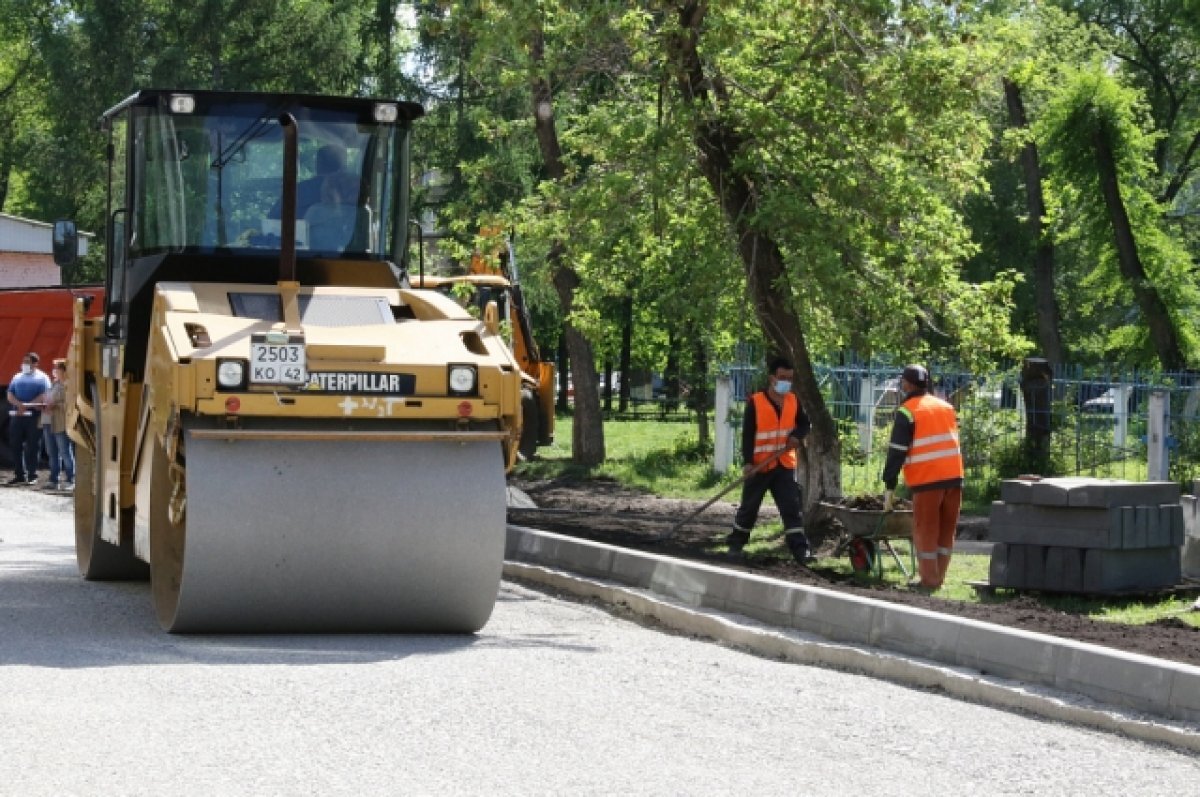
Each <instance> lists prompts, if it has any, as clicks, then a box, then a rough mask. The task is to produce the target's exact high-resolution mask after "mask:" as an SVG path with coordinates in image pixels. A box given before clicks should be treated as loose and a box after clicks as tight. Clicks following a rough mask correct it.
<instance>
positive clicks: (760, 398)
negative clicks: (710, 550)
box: [725, 357, 812, 564]
mask: <svg viewBox="0 0 1200 797" xmlns="http://www.w3.org/2000/svg"><path fill="white" fill-rule="evenodd" d="M767 371H768V376H767V389H766V390H760V391H759V392H757V393H754V394H752V395H751V396H750V398H749V399H748V400H747V401H746V413H745V416H744V417H743V419H742V461H743V462H745V463H746V464H745V466H744V467H743V469H742V475H743V478H744V479H745V483H743V484H742V501H741V503H740V504H739V505H738V510H737V515H735V516H734V519H733V531H731V532H729V534H728V535H727V536H726V537H725V542H726V544H727V545H728V546H729V553H730V555H732V556H739V555H741V553H742V548H743V547H744V546H745V545H746V543H747V542H749V541H750V532H751V531H752V530H753V529H754V524H755V522H756V521H757V520H758V510H759V507H761V506H762V500H763V496H764V495H766V493H767V491H768V490H770V491H771V497H772V498H774V499H775V506H776V507H778V509H779V515H780V518H781V519H782V520H783V531H784V540H785V541H786V542H787V546H788V550H789V551H791V553H792V557H793V558H794V559H795V560H796V561H797V562H800V563H801V564H806V563H807V562H808V561H809V560H810V559H811V558H812V557H811V552H810V551H809V546H808V537H807V536H805V534H804V516H803V514H802V504H801V500H800V485H799V484H797V483H796V449H797V448H799V447H800V441H801V440H803V439H804V436H805V435H807V434H808V430H809V428H810V424H809V422H808V416H807V415H805V414H804V410H803V409H802V408H801V406H800V400H799V399H798V398H797V397H796V394H795V393H793V392H792V378H793V377H794V376H795V371H794V370H793V369H792V364H791V363H790V362H789V361H788V360H786V359H784V358H783V357H776V358H775V359H773V360H771V362H770V364H769V365H768V368H767Z"/></svg>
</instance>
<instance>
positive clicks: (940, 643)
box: [505, 526, 1200, 752]
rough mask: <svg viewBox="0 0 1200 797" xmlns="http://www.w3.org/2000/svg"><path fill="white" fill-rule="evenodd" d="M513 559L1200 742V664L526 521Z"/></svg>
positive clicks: (827, 652) (705, 631)
mask: <svg viewBox="0 0 1200 797" xmlns="http://www.w3.org/2000/svg"><path fill="white" fill-rule="evenodd" d="M505 559H506V562H505V575H506V576H508V577H512V578H520V579H523V580H528V581H533V582H537V583H541V584H544V585H546V586H549V587H552V588H555V589H561V590H563V591H566V592H570V593H572V594H576V595H580V596H582V597H590V598H596V599H599V600H602V601H605V602H607V603H610V604H613V605H620V606H624V607H626V608H629V609H631V610H633V611H635V612H636V613H637V614H639V615H641V616H643V617H647V618H651V619H654V620H656V621H658V622H662V623H664V624H665V625H667V626H668V627H671V628H673V629H675V630H678V631H683V632H686V633H694V634H699V635H703V636H708V637H711V638H713V639H716V640H719V641H722V642H727V643H729V644H735V645H739V646H743V647H747V648H749V649H752V650H754V651H755V652H758V653H761V654H762V655H770V656H779V657H782V658H786V659H788V660H794V661H798V662H803V663H810V664H818V665H822V666H830V667H836V668H839V669H847V670H851V671H856V672H863V673H865V674H869V675H873V676H877V677H882V678H888V679H890V680H895V681H898V682H901V683H905V684H910V685H913V686H921V687H937V688H941V689H945V690H946V691H947V692H948V693H951V694H954V695H956V696H959V697H963V698H966V699H970V700H976V701H979V702H983V703H987V704H989V705H997V706H1001V707H1006V708H1019V709H1021V710H1025V711H1030V712H1031V713H1034V714H1037V715H1039V716H1045V717H1048V718H1050V719H1055V720H1061V721H1066V722H1074V723H1078V724H1083V725H1087V726H1091V727H1096V728H1101V729H1105V730H1115V731H1119V732H1121V733H1125V734H1128V735H1130V736H1134V737H1136V738H1139V739H1145V740H1148V741H1155V742H1163V743H1167V744H1171V745H1174V746H1179V747H1184V748H1186V749H1189V750H1195V751H1197V752H1200V667H1192V666H1189V665H1186V664H1182V663H1178V662H1171V661H1166V660H1161V659H1154V658H1152V657H1149V656H1141V655H1137V654H1132V653H1125V652H1123V651H1117V650H1111V649H1109V648H1103V647H1100V646H1097V645H1090V644H1086V643H1082V642H1076V641H1074V640H1065V639H1059V638H1056V637H1051V636H1048V635H1045V634H1038V633H1033V632H1028V631H1022V630H1020V629H1012V628H1006V627H1004V626H998V625H993V624H991V623H983V622H979V621H976V620H970V619H967V618H961V617H954V616H951V615H944V614H941V613H938V612H929V611H925V610H922V609H917V608H914V607H909V606H903V605H899V604H892V603H888V602H886V601H880V600H874V599H870V598H865V597H861V596H858V595H850V594H846V593H841V592H837V591H835V590H828V589H824V588H821V587H813V586H806V585H802V584H793V583H790V582H784V581H779V580H776V579H770V578H765V577H762V576H757V575H754V574H750V573H742V572H738V571H733V570H727V569H724V568H719V567H714V566H711V565H707V564H703V563H694V562H686V561H683V560H679V559H674V558H671V557H667V556H661V555H656V554H650V553H643V552H638V551H629V550H627V549H620V548H616V547H614V546H609V545H605V544H603V543H596V542H591V541H587V540H580V539H576V538H571V537H565V536H563V535H558V534H553V533H550V532H543V531H538V530H534V529H527V528H523V527H518V526H509V527H508V537H507V545H506V551H505ZM731 615H732V616H731ZM746 618H748V619H746Z"/></svg>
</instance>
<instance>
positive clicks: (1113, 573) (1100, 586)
mask: <svg viewBox="0 0 1200 797" xmlns="http://www.w3.org/2000/svg"><path fill="white" fill-rule="evenodd" d="M1181 577H1182V573H1181V569H1180V551H1179V549H1178V548H1174V547H1168V548H1140V549H1136V550H1134V549H1126V550H1116V551H1111V550H1105V549H1102V548H1092V549H1090V550H1088V551H1085V552H1084V555H1083V590H1084V592H1098V593H1104V592H1120V591H1123V590H1135V589H1157V588H1160V587H1173V586H1175V585H1176V584H1178V583H1179V581H1180V579H1181Z"/></svg>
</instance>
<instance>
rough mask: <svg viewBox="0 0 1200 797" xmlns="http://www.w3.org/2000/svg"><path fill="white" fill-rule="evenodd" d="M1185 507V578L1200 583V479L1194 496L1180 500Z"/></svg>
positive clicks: (1187, 496)
mask: <svg viewBox="0 0 1200 797" xmlns="http://www.w3.org/2000/svg"><path fill="white" fill-rule="evenodd" d="M1179 503H1180V504H1181V505H1182V506H1183V577H1184V578H1190V579H1193V580H1196V581H1200V479H1196V480H1195V481H1194V482H1192V494H1191V495H1185V496H1183V497H1182V498H1181V499H1179Z"/></svg>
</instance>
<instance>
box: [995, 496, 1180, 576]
mask: <svg viewBox="0 0 1200 797" xmlns="http://www.w3.org/2000/svg"><path fill="white" fill-rule="evenodd" d="M988 536H989V538H990V539H991V540H992V542H993V543H995V545H994V546H993V548H992V559H991V568H990V573H989V579H988V580H989V582H990V584H991V585H992V586H998V587H1015V588H1018V589H1038V590H1047V591H1052V592H1078V593H1093V594H1095V593H1098V594H1103V593H1114V592H1133V591H1139V590H1152V589H1158V588H1162V587H1173V586H1176V585H1177V584H1179V582H1180V580H1181V575H1182V572H1181V564H1182V556H1181V549H1182V546H1183V542H1184V507H1183V505H1182V504H1181V503H1180V489H1179V485H1178V484H1176V483H1174V482H1130V481H1122V480H1117V479H1088V478H1064V479H1039V480H1036V481H1035V480H1026V479H1012V480H1009V481H1005V482H1002V483H1001V485H1000V500H999V501H996V502H995V503H993V504H992V512H991V519H990V522H989V527H988Z"/></svg>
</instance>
